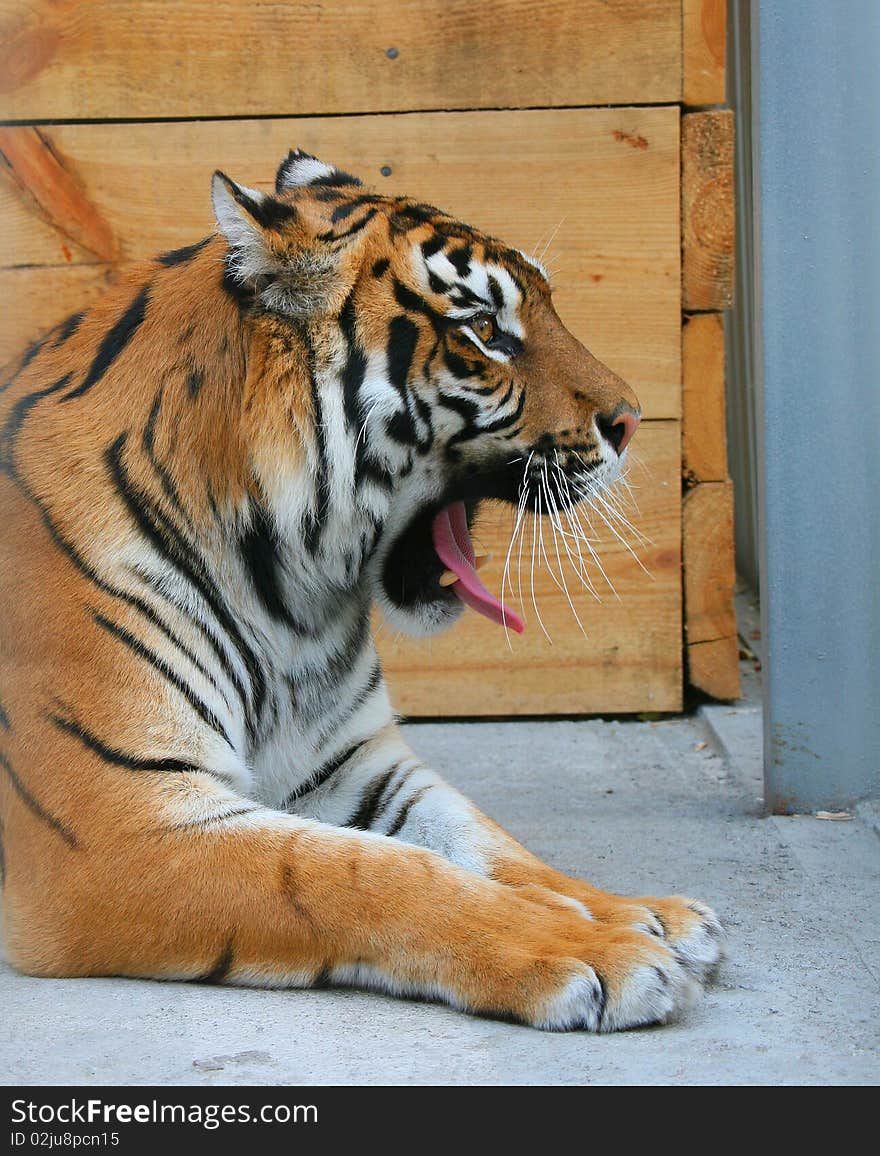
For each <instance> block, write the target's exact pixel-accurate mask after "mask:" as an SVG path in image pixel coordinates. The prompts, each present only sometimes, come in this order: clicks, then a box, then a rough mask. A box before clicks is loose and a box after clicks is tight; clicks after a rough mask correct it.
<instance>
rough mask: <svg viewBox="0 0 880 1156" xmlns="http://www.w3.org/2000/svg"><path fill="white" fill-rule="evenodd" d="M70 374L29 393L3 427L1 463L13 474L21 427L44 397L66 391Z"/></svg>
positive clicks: (13, 408) (21, 398)
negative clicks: (17, 439) (16, 441)
mask: <svg viewBox="0 0 880 1156" xmlns="http://www.w3.org/2000/svg"><path fill="white" fill-rule="evenodd" d="M71 376H72V375H71V374H70V373H65V375H64V377H60V378H59V379H58V381H56V382H55V383H54V384H52V385H48V386H46V388H45V389H38V390H36V391H35V392H34V393H29V394H27V395H26V396H25V397H20V398H19V399H18V401H17V402H16V403H15V405H14V406H13V407H12V411H11V413H10V414H9V417H8V418H7V419H6V422H5V424H4V426H3V430H2V433H0V462H2V464H3V465H4V466H5V467H6V469H8V470H9V471H10V472H11V473H15V465H14V462H13V457H14V455H15V439H16V438H17V437H18V435H19V433H20V432H21V427H22V426H23V425H24V422H25V419H26V418H27V415H28V414H29V413H30V411H31V410H32V409H33V408H34V406H35V405H36V404H37V402H40V401H42V400H43V398H44V397H49V396H50V395H51V394H53V393H58V392H60V390H62V389H64V387H65V386H66V385H67V383H68V382H69V381H70V378H71Z"/></svg>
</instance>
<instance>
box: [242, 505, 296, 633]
mask: <svg viewBox="0 0 880 1156" xmlns="http://www.w3.org/2000/svg"><path fill="white" fill-rule="evenodd" d="M239 547H240V550H241V556H242V560H243V562H244V565H245V569H246V570H247V572H248V576H249V577H250V580H251V585H252V586H253V588H254V590H255V592H256V595H257V597H258V598H259V600H260V602H261V603H262V606H263V608H264V610H266V612H267V613H268V614H269V615H270V617H272V618H274V619H275V621H276V622H283V623H284V624H285V625H286V626H289V627H291V629H293V630H296V631H297V632H298V633H300V634H302V633H306V632H307V628H306V627H305V626H304V625H303V624H302V623H301V622H297V621H296V620H295V619H294V617H293V615H292V614H291V613H290V610H289V609H288V608H287V605H286V604H285V602H284V594H283V590H282V582H281V578H282V575H283V573H284V564H283V562H282V559H281V549H280V544H279V540H278V531H277V530H276V528H275V526H274V525H273V523H272V520H271V518H270V517H269V513H268V511H267V510H266V507H265V506H264V505H263V503H262V502H257V501H254V502H252V503H251V521H250V525H249V526H248V528H247V531H246V532H245V534H244V536H243V537H242V539H241V542H240V543H239Z"/></svg>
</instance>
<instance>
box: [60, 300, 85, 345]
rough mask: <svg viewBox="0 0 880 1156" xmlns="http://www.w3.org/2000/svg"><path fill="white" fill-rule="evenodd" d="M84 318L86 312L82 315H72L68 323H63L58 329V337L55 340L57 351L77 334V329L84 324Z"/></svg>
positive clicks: (82, 312) (81, 313)
mask: <svg viewBox="0 0 880 1156" xmlns="http://www.w3.org/2000/svg"><path fill="white" fill-rule="evenodd" d="M84 317H85V310H83V311H81V312H80V313H71V315H70V316H69V317H68V318H67V320H66V321H62V323H61V325H60V326H59V327H58V336H57V337H56V338H55V348H56V349H57V348H58V346H59V345H63V344H64V342H65V341H69V340H70V338H71V337H73V335H74V333H76V331H77V329H79V327H80V325H81V324H82V319H83V318H84Z"/></svg>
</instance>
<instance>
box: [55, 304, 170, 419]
mask: <svg viewBox="0 0 880 1156" xmlns="http://www.w3.org/2000/svg"><path fill="white" fill-rule="evenodd" d="M149 299H150V287H149V285H145V286H144V287H143V288H142V289H141V291H140V293H138V295H137V296H136V297H135V299H134V300H133V301H132V303H131V304H130V305H129V307H128V308H127V309H126V311H125V312H124V313H123V314H122V316H121V317H120V318H119V320H118V321H117V322H116V324H115V325H113V326H112V327H111V328H110V329H109V330H108V331H107V333H106V334H105V335H104V340H103V341H102V342H101V344H100V345H99V346H98V352H97V353H96V354H95V357H94V360H93V361H92V364H91V366H90V368H89V372H88V373H87V374H86V376H85V379H84V381H83V382H82V384H81V385H78V386H77V387H76V389H72V390H71V391H70V393H66V394H65V395H64V397H63V398H62V399H61V400H62V401H71V400H72V399H73V398H75V397H82V395H83V394H84V393H88V391H89V390H90V389H91V388H92V386H94V385H97V383H98V382H99V381H100V380H101V378H102V377H103V376H104V374H105V373H106V372H107V370H108V369H109V368H110V366H111V365H112V364H113V362H114V361H115V360H116V358H117V357H118V356H119V355H120V353H122V351H123V350H124V349H125V347H126V345H128V343H129V341H131V339H132V337H134V335H135V333H137V331H138V329H139V328H140V326H141V324H142V323H143V320H144V317H145V316H146V312H147V303H148V301H149Z"/></svg>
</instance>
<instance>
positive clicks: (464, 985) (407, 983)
mask: <svg viewBox="0 0 880 1156" xmlns="http://www.w3.org/2000/svg"><path fill="white" fill-rule="evenodd" d="M205 780H207V776H204V777H203V781H202V782H201V783H198V782H197V781H196V776H189V777H188V779H187V780H184V779H180V780H176V781H174V782H173V783H172V784H166V783H164V782H161V781H160V782H159V784H158V789H157V788H156V787H153V789H152V790H150V788H149V787H147V789H146V790H145V789H144V787H143V786H142V785H141V784H140V783H136V784H135V785H134V787H132V785H131V784H126V785H127V786H128V790H127V791H126V792H125V793H124V802H125V808H124V809H123V808H120V809H119V810H118V811H114V813H110V806H109V800H105V802H104V805H103V811H104V813H102V814H101V815H98V816H96V815H90V816H89V823H88V830H87V831H81V830H80V829H79V828H78V827H75V826H74V825H70V826H69V829H68V825H65V826H63V827H62V826H60V825H56V826H54V827H53V826H50V825H49V824H48V823H47V822H46V819H45V816H44V815H42V814H39V813H36V812H34V811H33V808H31V809H30V810H28V808H27V807H26V806H25V805H24V804H22V802H21V800H18V802H16V801H15V800H12V813H11V814H10V816H9V819H10V823H9V829H8V834H9V836H10V838H9V840H8V843H7V851H8V857H7V866H8V873H7V881H6V896H5V898H6V906H7V942H8V948H9V954H10V958H11V961H12V962H13V963H14V964H15V965H16V966H18V967H19V968H20V969H21V970H24V971H27V972H30V973H32V974H39V975H44V976H86V975H91V976H95V975H124V976H135V977H142V978H150V977H152V978H160V979H185V980H205V981H211V982H214V983H230V984H236V983H240V984H247V985H250V986H255V985H256V986H262V985H265V986H269V987H285V986H287V987H308V986H311V985H313V984H316V983H325V982H330V983H342V984H351V985H355V986H360V987H370V988H375V989H379V990H381V991H385V992H388V993H392V994H402V995H416V996H420V997H425V998H433V999H440V1000H442V1001H444V1002H446V1003H449V1004H451V1005H452V1006H454V1007H457V1008H461V1009H463V1010H467V1011H471V1012H475V1013H481V1014H486V1015H493V1016H502V1017H505V1018H511V1019H514V1020H517V1021H519V1022H522V1023H525V1024H530V1025H533V1026H535V1027H540V1028H548V1029H557V1030H567V1029H578V1028H583V1029H588V1030H611V1029H614V1028H625V1027H631V1026H635V1025H639V1024H642V1023H647V1022H654V1021H656V1020H661V1019H664V1018H666V1017H667V1016H668V1015H670V1014H671V1013H672V1011H673V1009H674V1007H675V1006H676V1005H677V1004H678V1003H679V1002H680V1000H681V998H682V997H683V995H684V993H685V991H686V989H687V987H688V981H687V977H686V975H685V974H684V972H683V971H682V969H681V968H680V967H679V966H678V964H677V963H676V961H675V960H674V959H673V958H672V956H671V954H670V953H669V952H668V950H667V949H666V948H665V947H664V946H663V945H662V944H661V943H660V942H659V941H658V940H656V939H654V938H651V937H649V936H647V935H644V934H643V933H641V932H638V931H631V930H626V929H618V928H607V927H604V926H602V925H599V924H596V923H591V922H590V921H588V920H586V919H584V918H583V917H582V915H581V914H580V913H579V912H577V911H575V910H574V909H573V908H572V907H570V906H568V905H567V904H565V903H564V902H561V901H559V900H558V899H557V898H556V897H554V896H552V895H551V894H550V893H549V892H546V893H537V892H535V893H534V894H532V893H530V892H529V891H528V889H523V890H522V891H517V890H516V889H514V888H511V887H505V886H503V885H502V884H500V883H496V882H494V881H492V880H489V879H486V878H481V877H479V876H476V875H474V874H472V873H470V872H467V871H465V870H464V869H462V868H460V867H457V866H455V865H454V864H452V863H450V862H448V861H447V860H445V859H443V858H442V857H441V856H439V855H436V854H434V853H432V852H430V851H427V850H424V849H421V848H417V847H412V846H407V845H405V844H403V843H400V842H398V841H396V840H393V839H387V838H383V837H380V836H375V835H371V834H367V833H364V832H359V831H342V830H339V829H335V828H332V827H328V826H326V825H324V824H320V823H317V822H314V821H310V820H303V819H300V818H298V817H295V816H291V815H283V814H280V813H278V812H273V811H270V810H268V809H265V808H262V807H259V806H256V805H254V804H252V803H249V802H248V801H247V800H243V799H237V800H236V799H235V798H234V797H233V796H232V795H231V794H230V793H229V792H221V791H219V790H217V789H215V788H214V787H213V786H212V785H211V784H210V783H209V782H207V781H205ZM147 793H149V795H150V796H151V797H149V798H144V795H145V794H147ZM137 795H140V796H141V798H140V802H139V804H138V805H136V798H135V796H137ZM97 819H100V822H99V823H98V822H95V820H97ZM64 821H65V824H66V823H67V817H66V816H64ZM59 822H60V820H59ZM60 832H67V834H68V835H69V839H67V840H65V839H63V838H61V834H60ZM86 836H88V837H86ZM38 843H39V844H42V849H41V850H40V857H39V860H38V861H39V863H40V872H39V875H40V880H39V881H38V882H39V885H37V883H35V881H34V877H33V873H32V872H30V871H29V870H28V865H29V864H32V863H33V862H34V858H33V855H34V853H35V852H36V851H37V849H38V848H37V844H38ZM26 850H27V851H29V852H30V854H26V853H25V852H26Z"/></svg>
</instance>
